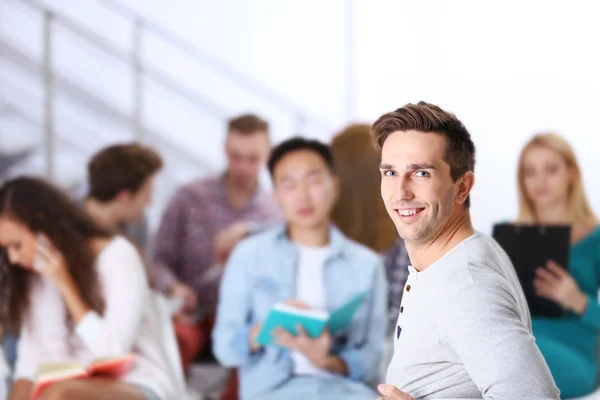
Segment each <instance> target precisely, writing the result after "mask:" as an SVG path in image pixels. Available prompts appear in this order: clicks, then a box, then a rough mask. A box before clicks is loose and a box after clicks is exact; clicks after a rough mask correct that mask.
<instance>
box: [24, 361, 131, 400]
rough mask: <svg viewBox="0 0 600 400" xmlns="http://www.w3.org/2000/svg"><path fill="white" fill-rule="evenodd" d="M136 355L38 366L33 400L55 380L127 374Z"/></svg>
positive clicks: (115, 376) (112, 376) (113, 376)
mask: <svg viewBox="0 0 600 400" xmlns="http://www.w3.org/2000/svg"><path fill="white" fill-rule="evenodd" d="M133 361H134V356H133V355H125V356H121V357H102V358H96V359H94V360H93V361H92V362H91V363H90V364H89V365H87V366H85V365H81V364H79V363H77V362H63V363H52V364H42V365H40V367H39V368H38V371H37V374H36V380H35V387H34V388H33V392H32V393H33V394H32V396H31V399H32V400H35V399H38V398H39V397H40V396H41V395H42V392H43V391H44V390H45V389H46V388H48V387H49V386H50V385H52V384H53V383H55V382H60V381H64V380H69V379H82V378H88V377H91V376H103V377H108V378H119V377H121V376H123V375H125V374H126V373H127V372H128V371H129V370H130V369H131V366H132V365H133Z"/></svg>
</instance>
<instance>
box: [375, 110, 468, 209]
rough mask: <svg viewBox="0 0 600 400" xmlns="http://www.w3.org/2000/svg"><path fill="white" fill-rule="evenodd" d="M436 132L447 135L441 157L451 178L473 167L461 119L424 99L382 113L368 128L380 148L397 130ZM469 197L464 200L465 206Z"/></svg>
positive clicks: (454, 178)
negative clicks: (444, 149) (448, 169)
mask: <svg viewBox="0 0 600 400" xmlns="http://www.w3.org/2000/svg"><path fill="white" fill-rule="evenodd" d="M410 130H414V131H419V132H424V133H437V134H440V135H443V136H444V137H445V138H446V152H445V153H444V161H446V162H447V163H448V165H449V166H450V175H451V176H452V181H453V182H456V180H457V179H458V178H460V177H461V176H463V175H464V174H465V173H466V172H467V171H475V145H474V144H473V141H472V140H471V135H470V134H469V131H467V128H465V126H464V125H463V123H462V122H460V121H459V120H458V118H456V116H455V115H454V114H452V113H449V112H447V111H444V110H442V109H441V108H440V107H438V106H436V105H434V104H430V103H426V102H424V101H421V102H419V103H418V104H412V103H409V104H407V105H405V106H404V107H401V108H399V109H397V110H396V111H393V112H390V113H387V114H384V115H382V116H381V117H380V118H379V119H378V120H377V121H375V123H374V124H373V127H372V128H371V136H372V139H373V141H374V143H375V146H376V147H377V148H378V149H380V150H381V148H382V147H383V144H384V142H385V140H386V139H387V137H388V136H389V135H391V134H392V133H394V132H397V131H410ZM469 206H470V199H469V197H467V199H466V200H465V207H467V208H468V207H469Z"/></svg>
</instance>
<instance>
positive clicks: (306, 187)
mask: <svg viewBox="0 0 600 400" xmlns="http://www.w3.org/2000/svg"><path fill="white" fill-rule="evenodd" d="M273 186H274V189H275V197H276V199H277V202H278V203H279V206H280V207H281V209H282V210H283V213H284V215H285V218H286V221H287V222H288V223H289V224H290V225H292V226H297V227H301V228H306V229H311V228H315V227H317V226H319V225H320V224H322V223H324V222H328V221H329V214H330V212H331V209H332V207H333V205H334V203H335V201H336V199H337V194H338V184H337V179H336V178H335V177H334V176H333V174H332V173H331V171H330V170H329V167H328V166H327V164H326V162H325V160H323V158H322V157H321V156H320V155H319V154H317V153H316V152H314V151H312V150H297V151H293V152H291V153H288V154H286V155H285V156H284V157H283V158H282V159H281V160H280V161H279V162H278V163H277V165H276V166H275V169H274V171H273Z"/></svg>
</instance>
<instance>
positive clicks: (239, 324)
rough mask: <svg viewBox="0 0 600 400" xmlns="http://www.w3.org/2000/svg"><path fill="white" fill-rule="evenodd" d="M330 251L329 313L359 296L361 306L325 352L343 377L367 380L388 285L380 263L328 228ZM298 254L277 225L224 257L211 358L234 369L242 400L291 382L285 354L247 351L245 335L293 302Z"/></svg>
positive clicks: (372, 374) (373, 372)
mask: <svg viewBox="0 0 600 400" xmlns="http://www.w3.org/2000/svg"><path fill="white" fill-rule="evenodd" d="M329 237H330V243H329V248H330V253H329V255H328V256H327V258H326V260H325V265H324V268H323V279H324V286H325V295H326V303H327V307H328V309H329V310H333V309H336V308H339V307H341V306H343V305H344V304H346V303H347V302H348V301H350V300H351V299H352V298H353V297H355V296H357V295H358V294H360V293H363V292H366V293H367V295H366V297H365V301H364V302H363V303H362V304H361V305H360V306H359V308H358V309H357V310H356V312H355V314H354V318H353V319H352V322H351V323H350V325H349V326H348V327H347V328H345V329H343V330H342V331H341V332H340V333H339V334H337V335H335V336H334V337H333V345H332V350H331V351H332V353H334V354H337V355H338V356H339V357H340V358H342V359H343V360H344V361H345V362H346V365H347V366H348V369H349V376H348V379H351V380H354V381H362V382H369V383H371V382H374V381H375V380H376V379H377V378H378V373H379V363H380V360H381V355H382V351H383V345H384V342H385V328H386V314H387V313H386V304H387V303H386V301H387V287H386V281H385V272H384V268H383V263H382V260H381V257H379V256H378V255H377V254H375V253H374V252H373V251H371V250H369V249H367V248H366V247H364V246H362V245H360V244H358V243H355V242H353V241H351V240H350V239H347V238H346V237H344V236H343V235H342V234H341V233H340V232H339V231H338V230H337V229H336V228H334V227H331V228H330V236H329ZM297 259H298V249H297V247H296V245H295V244H294V243H292V242H291V241H290V240H289V238H288V236H287V234H286V230H285V226H284V225H281V226H279V227H277V228H274V229H271V230H269V231H266V232H263V233H261V234H257V235H255V236H251V237H249V238H247V239H245V240H244V241H242V242H241V243H240V244H239V245H238V246H236V248H235V249H234V251H233V253H232V254H231V256H230V258H229V261H228V263H227V266H226V267H225V272H224V276H223V280H222V282H221V289H220V298H219V305H218V309H217V320H216V323H215V327H214V330H213V334H212V338H213V352H214V354H215V356H216V357H217V359H218V360H219V362H220V363H221V364H222V365H224V366H226V367H237V368H238V373H239V379H240V395H241V399H242V400H247V399H253V398H261V395H265V394H266V393H269V392H271V391H272V390H274V389H275V388H277V387H281V386H282V385H284V384H285V383H286V382H287V381H288V380H289V379H290V378H292V377H293V362H292V357H291V353H290V352H289V351H288V350H287V349H282V348H279V347H274V346H267V347H266V348H265V349H263V350H261V351H259V352H257V353H254V354H253V353H251V352H250V345H249V343H248V334H249V332H250V329H251V328H252V326H253V325H254V324H256V323H259V322H264V320H265V318H266V317H267V315H268V314H269V311H270V310H271V308H272V306H273V305H275V304H276V303H278V302H283V301H285V300H289V299H292V298H294V294H295V288H296V282H295V279H294V277H295V272H296V266H297Z"/></svg>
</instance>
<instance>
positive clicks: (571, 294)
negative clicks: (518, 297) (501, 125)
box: [518, 133, 600, 398]
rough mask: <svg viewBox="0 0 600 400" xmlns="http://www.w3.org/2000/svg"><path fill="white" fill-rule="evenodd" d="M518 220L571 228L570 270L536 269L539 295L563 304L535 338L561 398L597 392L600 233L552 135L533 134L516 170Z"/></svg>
mask: <svg viewBox="0 0 600 400" xmlns="http://www.w3.org/2000/svg"><path fill="white" fill-rule="evenodd" d="M518 185H519V222H520V223H539V224H546V225H552V224H560V225H566V224H568V225H570V226H571V232H572V233H571V243H572V245H571V250H570V256H569V270H568V271H567V270H566V269H565V268H564V267H563V266H561V265H558V264H556V263H555V262H553V261H549V262H548V263H547V265H545V266H541V267H540V268H538V270H537V276H536V280H535V281H534V286H535V290H536V293H537V294H538V295H540V296H542V297H545V298H547V299H550V300H552V301H554V302H556V303H558V304H560V305H561V306H562V307H563V308H564V309H565V310H567V314H566V316H565V317H564V318H562V319H546V318H534V319H533V334H534V336H535V337H536V342H537V344H538V346H539V348H540V350H541V351H542V354H543V355H544V358H545V359H546V362H547V363H548V366H549V367H550V370H551V372H552V375H553V376H554V379H555V381H556V384H557V386H558V388H559V389H560V391H561V397H562V398H570V397H578V396H583V395H585V394H588V393H590V392H592V391H593V390H594V387H595V385H596V376H597V374H596V372H597V364H598V359H597V351H596V347H597V343H598V333H599V331H600V305H599V304H598V299H597V293H598V287H599V286H600V229H599V228H598V220H597V218H596V216H595V215H594V213H593V211H592V209H591V207H590V205H589V203H588V200H587V198H586V195H585V192H584V189H583V183H582V178H581V170H580V168H579V164H578V163H577V159H576V158H575V154H574V152H573V149H572V148H571V146H570V145H569V144H568V143H567V141H566V140H565V139H563V138H562V137H561V136H559V135H556V134H554V133H544V134H539V135H536V136H534V137H533V138H532V139H531V140H530V141H529V142H528V143H527V144H526V145H525V147H524V149H523V150H522V152H521V156H520V160H519V167H518Z"/></svg>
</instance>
